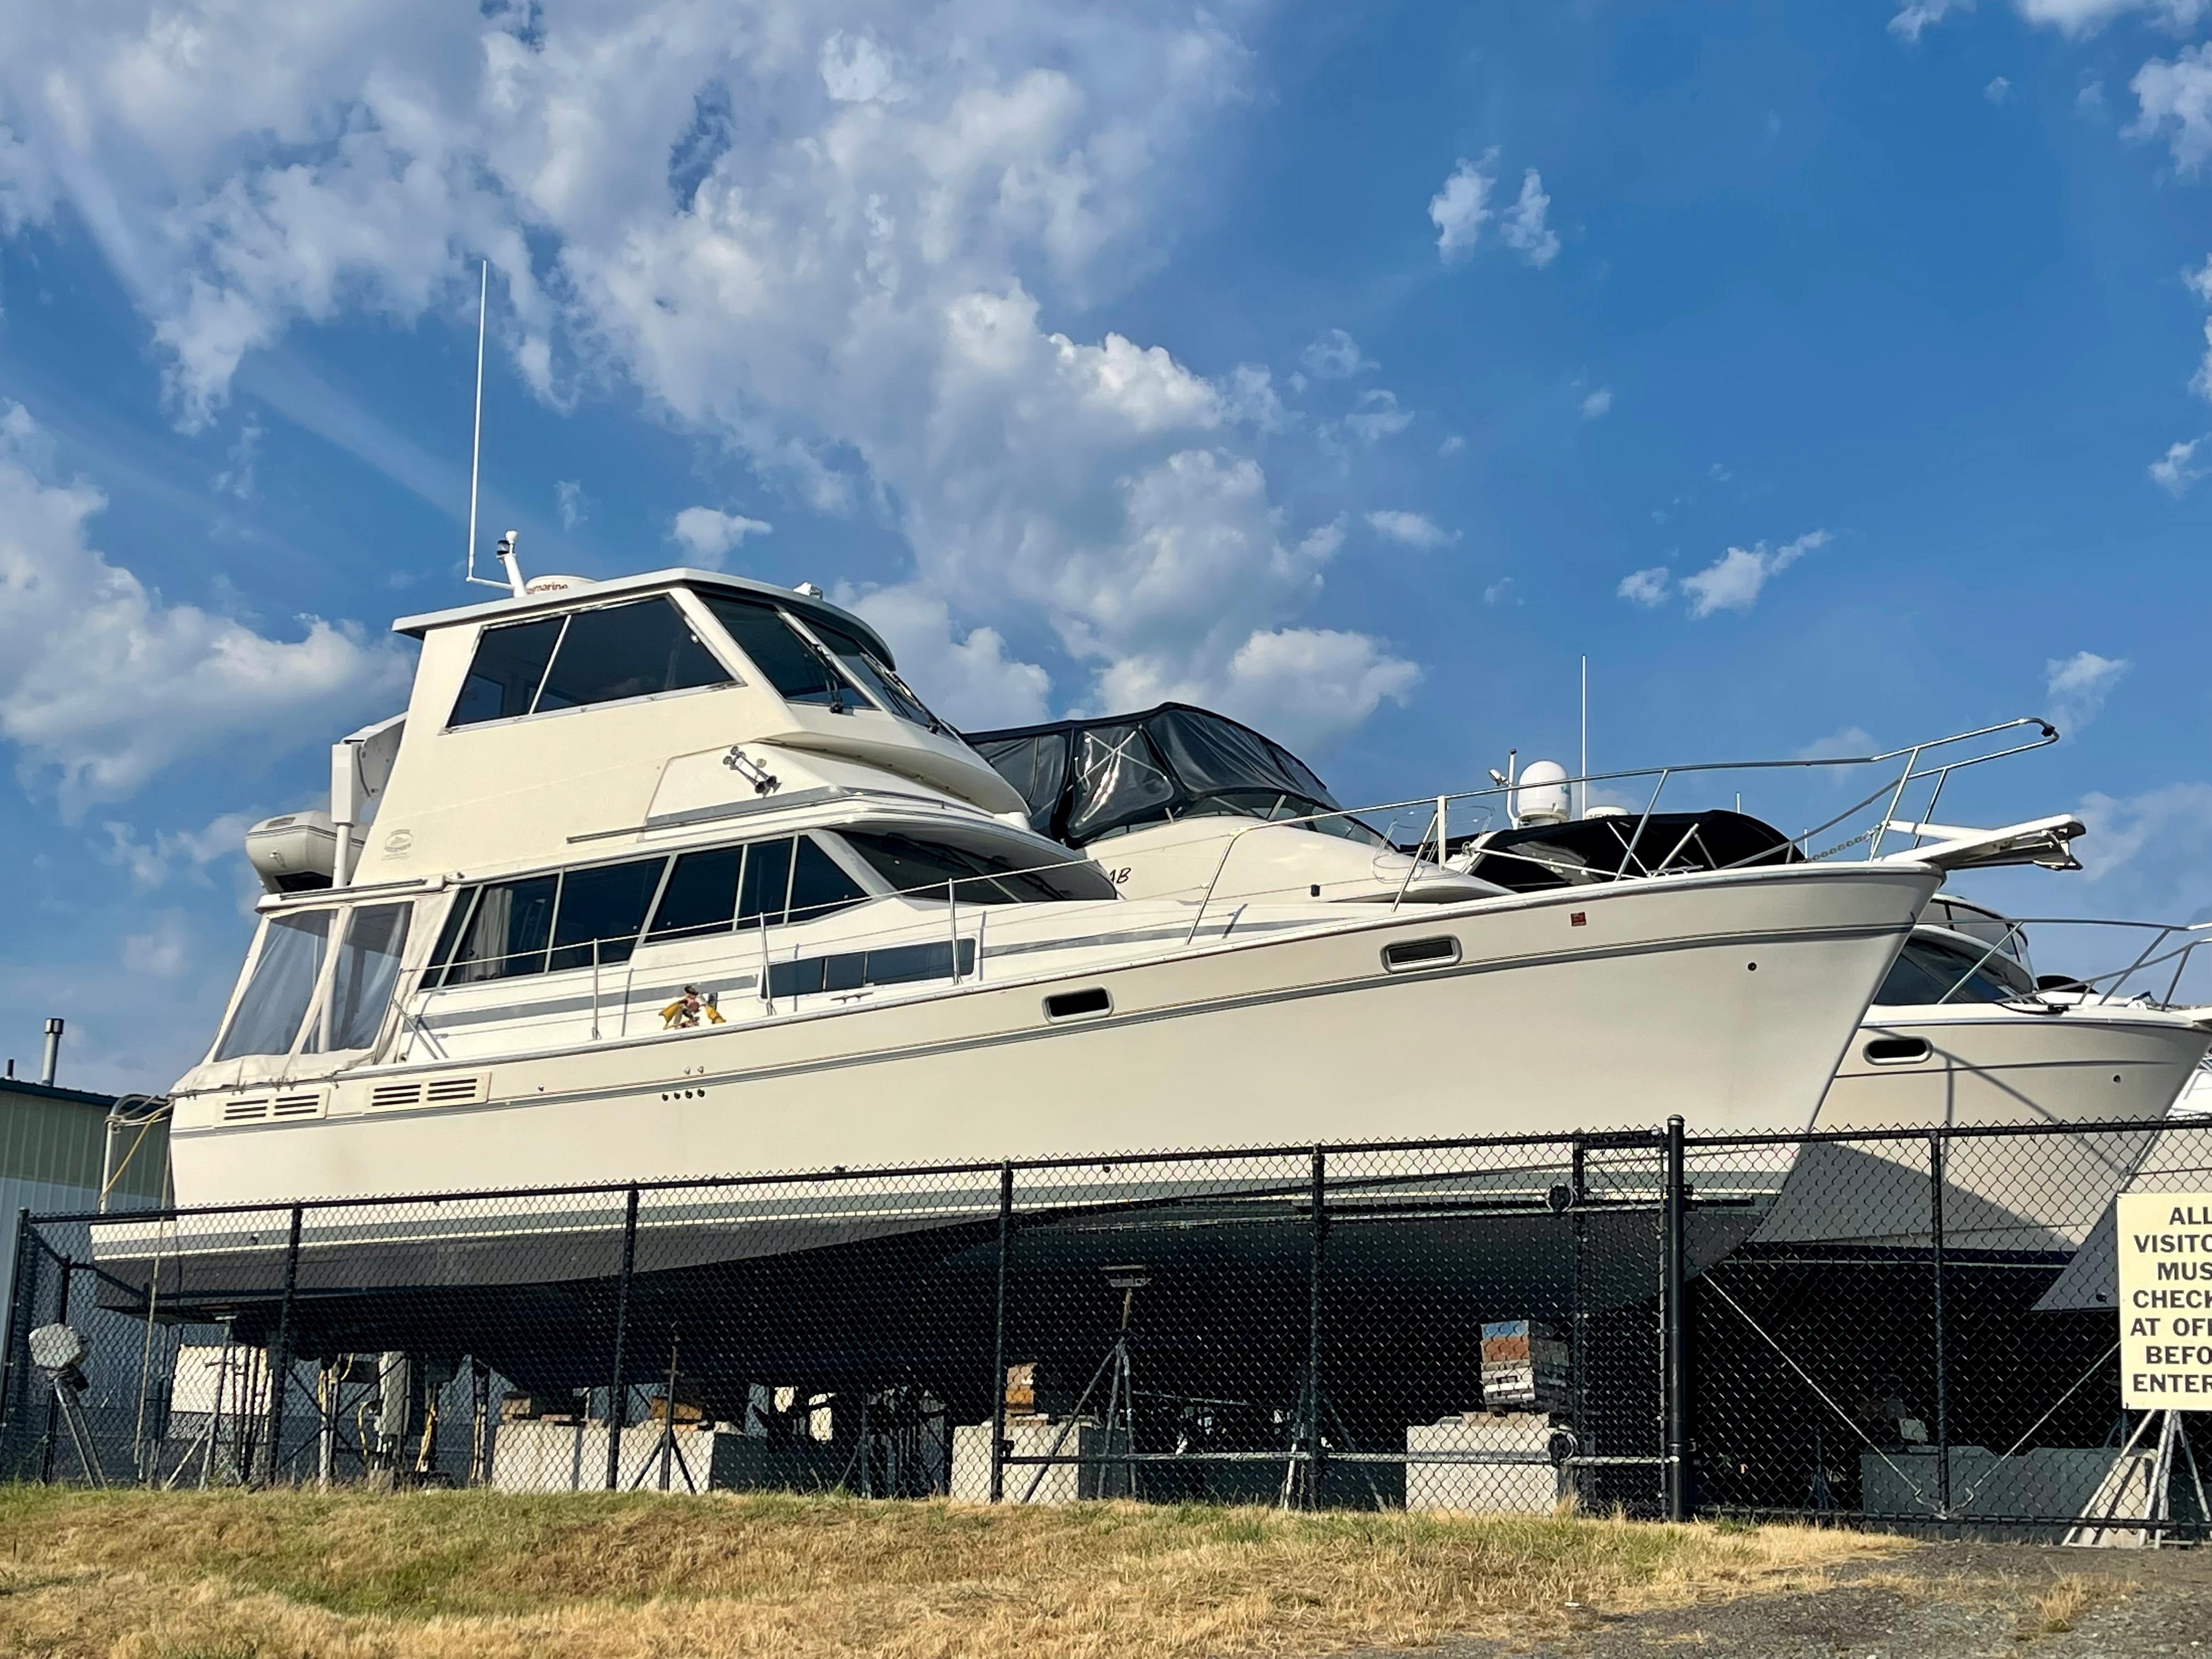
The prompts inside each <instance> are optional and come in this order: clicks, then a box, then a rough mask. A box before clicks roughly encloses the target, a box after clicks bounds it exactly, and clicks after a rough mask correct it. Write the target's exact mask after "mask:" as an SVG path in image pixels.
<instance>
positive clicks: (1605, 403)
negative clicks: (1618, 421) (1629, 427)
mask: <svg viewBox="0 0 2212 1659" xmlns="http://www.w3.org/2000/svg"><path fill="white" fill-rule="evenodd" d="M1612 411H1613V388H1612V387H1611V386H1600V387H1599V388H1598V389H1597V390H1596V391H1595V392H1590V393H1589V394H1588V395H1587V396H1585V397H1584V398H1583V419H1584V420H1586V421H1595V420H1596V419H1597V418H1598V417H1599V416H1601V415H1607V414H1610V413H1612Z"/></svg>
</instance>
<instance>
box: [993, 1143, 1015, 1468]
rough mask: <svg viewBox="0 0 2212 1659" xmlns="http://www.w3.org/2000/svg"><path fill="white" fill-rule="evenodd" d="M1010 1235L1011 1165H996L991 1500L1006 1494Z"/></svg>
mask: <svg viewBox="0 0 2212 1659" xmlns="http://www.w3.org/2000/svg"><path fill="white" fill-rule="evenodd" d="M1013 1238H1014V1166H1013V1165H1012V1164H1000V1166H999V1303H998V1310H997V1312H996V1314H995V1315H994V1324H993V1332H992V1338H991V1501H992V1502H993V1503H994V1504H995V1503H998V1502H999V1501H1000V1499H1002V1498H1005V1497H1006V1260H1007V1257H1008V1256H1009V1255H1011V1254H1012V1249H1013Z"/></svg>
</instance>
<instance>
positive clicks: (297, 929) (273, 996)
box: [214, 910, 332, 1060]
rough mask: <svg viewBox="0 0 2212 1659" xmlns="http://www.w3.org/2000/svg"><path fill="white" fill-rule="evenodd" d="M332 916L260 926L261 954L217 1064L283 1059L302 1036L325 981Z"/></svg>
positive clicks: (275, 919) (317, 914) (310, 915)
mask: <svg viewBox="0 0 2212 1659" xmlns="http://www.w3.org/2000/svg"><path fill="white" fill-rule="evenodd" d="M331 914H332V913H331V911H328V910H311V911H309V912H307V914H306V915H297V916H271V917H270V918H269V920H268V921H265V922H264V923H263V924H262V928H261V948H260V950H259V951H257V952H255V954H254V957H253V970H252V973H251V974H250V975H247V977H246V989H245V991H244V993H243V994H241V995H240V997H239V999H238V1011H237V1012H235V1013H234V1014H233V1015H231V1017H230V1024H229V1025H228V1027H226V1028H225V1029H224V1030H223V1034H222V1041H221V1042H218V1043H217V1044H216V1050H215V1056H214V1057H215V1058H216V1059H217V1060H237V1059H239V1058H240V1057H241V1056H244V1055H246V1054H289V1053H291V1051H292V1040H293V1038H295V1037H296V1036H299V1034H300V1022H301V1020H302V1019H304V1018H307V1005H308V1004H309V1003H310V1002H312V1001H313V1000H314V995H315V986H316V983H317V982H318V981H319V980H320V979H321V978H322V976H323V952H324V951H325V948H326V947H327V946H328V945H329V943H330V937H331Z"/></svg>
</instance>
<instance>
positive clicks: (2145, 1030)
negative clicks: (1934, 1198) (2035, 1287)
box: [1759, 1004, 2212, 1255]
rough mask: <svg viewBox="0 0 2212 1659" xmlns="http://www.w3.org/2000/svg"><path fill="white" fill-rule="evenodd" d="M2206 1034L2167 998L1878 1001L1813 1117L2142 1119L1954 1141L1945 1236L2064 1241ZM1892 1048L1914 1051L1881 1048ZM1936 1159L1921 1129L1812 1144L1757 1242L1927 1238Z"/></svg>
mask: <svg viewBox="0 0 2212 1659" xmlns="http://www.w3.org/2000/svg"><path fill="white" fill-rule="evenodd" d="M2208 1044H2212V1032H2207V1031H2206V1030H2203V1028H2202V1027H2201V1026H2199V1025H2198V1024H2197V1023H2196V1022H2195V1019H2194V1018H2193V1017H2192V1016H2191V1015H2189V1014H2185V1013H2179V1012H2165V1011H2162V1010H2148V1009H2127V1008H2117V1007H2114V1008H2108V1007H2102V1006H2095V1005H2090V1006H2079V1007H2067V1008H2064V1009H2063V1010H2060V1011H2057V1012H2049V1013H2030V1012H2023V1011H2021V1010H2020V1009H2016V1008H2011V1007H2007V1006H2002V1005H1990V1004H1978V1005H1972V1006H1963V1007H1954V1006H1930V1007H1923V1008H1911V1007H1883V1008H1881V1009H1878V1010H1876V1011H1875V1013H1874V1014H1873V1015H1871V1016H1870V1017H1869V1018H1868V1020H1867V1021H1866V1023H1865V1024H1864V1026H1863V1030H1862V1032H1861V1034H1860V1036H1859V1037H1858V1038H1857V1039H1855V1040H1854V1041H1853V1042H1852V1043H1851V1046H1850V1051H1849V1052H1848V1053H1847V1054H1845V1056H1844V1062H1843V1064H1842V1065H1841V1066H1839V1067H1838V1069H1837V1073H1836V1076H1835V1080H1834V1081H1833V1082H1832V1083H1831V1084H1830V1085H1828V1091H1827V1095H1826V1098H1825V1099H1824V1100H1823V1101H1822V1102H1821V1104H1820V1115H1819V1116H1818V1118H1817V1120H1816V1121H1815V1124H1814V1127H1816V1128H1818V1129H1820V1130H1823V1131H1831V1130H1836V1131H1848V1130H1854V1129H1860V1130H1883V1129H1937V1128H1964V1127H1977V1126H1983V1125H1992V1124H2021V1125H2033V1124H2054V1125H2057V1124H2069V1123H2141V1124H2142V1125H2144V1126H2145V1127H2143V1128H2142V1130H2141V1131H2140V1132H2138V1131H2134V1130H2128V1129H2115V1130H2112V1132H2110V1133H2090V1134H2077V1135H2002V1136H1988V1137H1984V1136H1975V1137H1970V1138H1966V1139H1957V1140H1953V1141H1951V1142H1948V1144H1947V1146H1946V1153H1945V1167H1944V1243H1945V1246H1946V1248H1947V1249H1952V1250H1963V1251H1972V1250H1985V1251H1996V1252H2005V1253H2015V1252H2027V1253H2032V1254H2038V1255H2041V1254H2048V1253H2053V1252H2057V1253H2061V1254H2063V1253H2069V1252H2071V1251H2073V1250H2075V1249H2078V1248H2079V1247H2080V1245H2081V1242H2082V1241H2083V1239H2084V1238H2086V1237H2087V1235H2088V1232H2089V1230H2090V1228H2091V1227H2092V1226H2093V1225H2094V1224H2095V1222H2096V1220H2097V1218H2098V1217H2099V1216H2100V1215H2101V1214H2103V1213H2104V1211H2105V1208H2106V1205H2107V1204H2108V1203H2109V1202H2110V1201H2111V1200H2112V1195H2113V1194H2116V1193H2118V1192H2119V1191H2120V1190H2121V1189H2122V1188H2124V1186H2125V1185H2126V1184H2127V1182H2128V1181H2129V1179H2130V1176H2132V1175H2133V1174H2134V1172H2135V1170H2136V1166H2137V1164H2140V1163H2141V1161H2142V1157H2143V1155H2144V1153H2145V1152H2146V1151H2147V1150H2148V1148H2149V1146H2150V1145H2151V1142H2152V1140H2153V1139H2154V1134H2155V1126H2157V1125H2158V1124H2159V1123H2160V1121H2162V1120H2163V1119H2164V1118H2165V1116H2166V1111H2167V1109H2168V1108H2170V1107H2171V1106H2172V1103H2173V1102H2174V1100H2175V1098H2176V1097H2178V1096H2179V1094H2180V1093H2181V1091H2182V1090H2183V1089H2184V1088H2185V1086H2187V1085H2188V1084H2189V1082H2190V1080H2191V1078H2192V1077H2194V1076H2195V1075H2196V1073H2197V1063H2198V1062H2199V1061H2200V1060H2203V1057H2204V1054H2205V1050H2206V1048H2207V1046H2208ZM1916 1048H1918V1049H1919V1050H1920V1052H1918V1053H1917V1055H1915V1054H1914V1050H1915V1049H1916ZM1882 1054H1899V1055H1902V1056H1905V1057H1902V1058H1897V1059H1890V1060H1882V1059H1878V1058H1875V1056H1878V1055H1882ZM1929 1225H1930V1206H1929V1146H1928V1143H1927V1142H1925V1141H1923V1140H1918V1139H1912V1140H1867V1141H1858V1142H1822V1143H1816V1144H1814V1145H1812V1146H1808V1147H1806V1148H1805V1150H1804V1152H1803V1153H1802V1155H1801V1156H1800V1157H1799V1158H1798V1159H1797V1161H1796V1166H1795V1168H1794V1169H1793V1170H1791V1172H1790V1177H1789V1179H1788V1180H1787V1181H1786V1182H1785V1183H1784V1188H1783V1191H1782V1194H1781V1196H1780V1198H1779V1199H1778V1201H1777V1203H1776V1205H1775V1207H1774V1210H1773V1212H1772V1213H1771V1215H1769V1217H1768V1218H1767V1220H1766V1223H1765V1225H1764V1226H1763V1227H1762V1228H1761V1229H1760V1231H1759V1243H1761V1244H1778V1245H1779V1244H1806V1243H1852V1244H1864V1245H1872V1246H1880V1247H1883V1248H1908V1249H1909V1248H1914V1247H1923V1248H1924V1247H1925V1246H1927V1245H1928V1244H1929V1242H1930V1231H1929Z"/></svg>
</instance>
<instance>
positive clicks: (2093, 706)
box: [2043, 651, 2128, 732]
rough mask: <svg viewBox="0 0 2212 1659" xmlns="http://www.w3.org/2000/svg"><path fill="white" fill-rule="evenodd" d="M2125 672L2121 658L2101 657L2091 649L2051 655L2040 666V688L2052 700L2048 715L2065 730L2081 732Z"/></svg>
mask: <svg viewBox="0 0 2212 1659" xmlns="http://www.w3.org/2000/svg"><path fill="white" fill-rule="evenodd" d="M2127 671H2128V661H2127V659H2126V658H2124V657H2100V656H2099V655H2098V654H2097V653H2095V652H2093V651H2076V652H2075V653H2074V654H2073V655H2072V656H2070V657H2053V658H2052V659H2051V660H2050V661H2048V662H2046V663H2045V664H2044V665H2043V689H2044V691H2045V694H2046V695H2047V696H2049V697H2050V699H2051V719H2052V720H2054V721H2056V722H2057V724H2058V725H2059V726H2061V727H2062V728H2063V729H2065V730H2068V731H2075V732H2078V731H2080V730H2081V727H2083V726H2087V724H2088V723H2089V722H2090V721H2091V720H2094V719H2096V718H2097V715H2098V714H2099V712H2100V710H2102V709H2103V708H2104V706H2105V699H2106V697H2108V696H2111V695H2112V688H2113V687H2114V686H2115V685H2118V684H2119V682H2120V676H2122V675H2123V674H2124V673H2126V672H2127Z"/></svg>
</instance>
